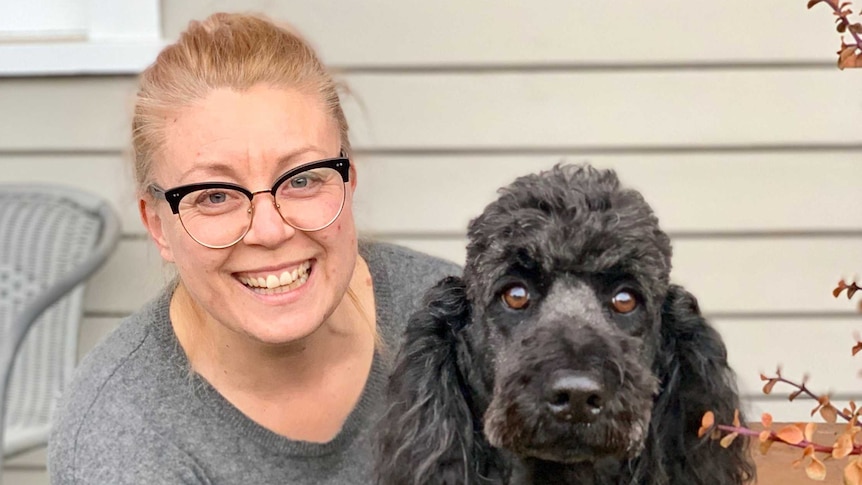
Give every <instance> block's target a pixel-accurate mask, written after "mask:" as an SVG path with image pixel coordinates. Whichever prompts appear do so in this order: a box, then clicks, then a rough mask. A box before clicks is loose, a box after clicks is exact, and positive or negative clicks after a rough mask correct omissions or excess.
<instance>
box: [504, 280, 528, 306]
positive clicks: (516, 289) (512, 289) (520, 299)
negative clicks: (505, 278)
mask: <svg viewBox="0 0 862 485" xmlns="http://www.w3.org/2000/svg"><path fill="white" fill-rule="evenodd" d="M501 298H502V300H503V303H504V304H505V305H506V306H507V307H509V308H511V309H513V310H523V309H524V308H527V306H528V305H529V304H530V292H528V291H527V288H525V287H524V286H522V285H512V286H509V287H507V288H506V289H505V290H503V294H502V296H501Z"/></svg>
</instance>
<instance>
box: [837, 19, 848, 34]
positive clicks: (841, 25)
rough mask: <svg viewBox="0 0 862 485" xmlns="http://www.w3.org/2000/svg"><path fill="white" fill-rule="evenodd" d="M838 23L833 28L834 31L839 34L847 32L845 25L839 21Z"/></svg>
mask: <svg viewBox="0 0 862 485" xmlns="http://www.w3.org/2000/svg"><path fill="white" fill-rule="evenodd" d="M838 21H839V22H840V23H839V24H838V25H836V26H835V30H837V31H838V32H839V33H841V34H843V33H844V32H847V24H846V23H845V22H841V20H840V19H839V20H838Z"/></svg>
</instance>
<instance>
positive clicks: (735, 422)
mask: <svg viewBox="0 0 862 485" xmlns="http://www.w3.org/2000/svg"><path fill="white" fill-rule="evenodd" d="M733 426H734V427H735V428H739V427H740V426H742V423H740V422H739V409H734V410H733Z"/></svg>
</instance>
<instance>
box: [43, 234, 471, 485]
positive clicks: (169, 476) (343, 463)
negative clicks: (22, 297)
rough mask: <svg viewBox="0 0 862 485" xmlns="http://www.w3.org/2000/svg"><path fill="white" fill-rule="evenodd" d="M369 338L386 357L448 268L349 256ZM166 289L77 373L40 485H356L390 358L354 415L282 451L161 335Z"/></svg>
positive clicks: (434, 262) (364, 471)
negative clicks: (356, 267) (367, 314)
mask: <svg viewBox="0 0 862 485" xmlns="http://www.w3.org/2000/svg"><path fill="white" fill-rule="evenodd" d="M360 253H361V254H362V256H363V257H364V258H365V259H366V261H367V262H368V265H369V268H370V270H371V275H372V279H373V282H374V296H375V299H376V301H375V305H376V307H377V324H378V328H379V332H380V334H381V336H382V337H383V339H384V341H385V342H387V344H388V347H389V348H391V349H393V350H394V349H395V347H396V346H397V343H398V341H399V340H400V339H399V337H400V335H401V332H402V330H403V327H404V324H405V322H406V319H407V317H408V315H409V314H410V313H411V312H412V311H414V310H415V309H416V308H417V307H418V304H419V302H420V301H421V297H422V294H423V293H424V291H425V290H426V289H427V288H428V287H430V286H431V285H432V284H434V283H435V282H436V281H438V280H439V279H440V278H442V277H444V276H446V275H449V274H457V273H460V270H459V268H458V267H457V266H455V265H454V264H451V263H447V262H444V261H442V260H438V259H435V258H431V257H429V256H425V255H422V254H419V253H416V252H413V251H410V250H407V249H404V248H399V247H397V246H391V245H385V244H379V243H369V244H362V245H361V246H360ZM171 294H172V287H169V288H167V289H166V290H165V291H164V292H163V293H162V294H161V295H160V296H159V297H158V298H156V299H155V300H154V301H152V302H150V303H149V304H147V305H146V306H145V307H144V308H143V309H142V310H141V311H140V312H138V313H136V314H135V315H132V316H131V317H129V318H127V319H126V320H124V321H123V322H122V323H121V324H120V326H119V328H118V329H117V330H116V331H115V332H113V333H112V334H111V335H110V336H109V337H108V338H107V339H106V340H105V341H104V342H102V343H101V344H100V345H99V346H98V347H97V348H96V349H94V350H93V351H92V352H90V353H89V354H88V355H87V357H86V358H85V360H84V361H83V362H82V363H81V366H80V368H79V369H78V371H77V374H76V379H75V381H74V383H73V384H72V385H71V387H70V388H69V389H68V390H67V391H66V392H65V394H64V396H63V399H62V401H61V406H60V409H59V410H58V414H57V420H56V423H55V426H54V429H53V431H52V434H51V438H50V441H49V447H48V469H49V472H50V475H51V483H52V484H54V485H70V484H111V485H124V484H162V483H165V484H174V483H176V484H180V483H188V484H191V483H194V484H201V483H207V484H243V485H252V484H255V485H256V484H278V485H285V484H366V483H369V482H370V476H371V450H370V443H369V431H370V430H371V427H372V425H373V423H374V420H375V418H376V417H377V416H378V415H379V411H380V407H381V401H382V392H383V388H384V386H385V382H386V372H387V369H388V368H389V361H390V359H391V358H392V355H391V354H392V353H393V352H389V353H385V352H384V354H381V353H376V354H375V356H374V361H373V363H372V366H371V373H370V375H369V377H368V381H367V383H366V385H365V389H364V390H363V392H362V396H361V397H360V399H359V402H358V404H357V406H356V408H355V409H354V410H353V411H352V412H351V414H350V415H349V417H348V418H347V421H346V422H345V424H344V427H343V428H342V429H341V431H340V432H339V433H338V435H337V436H336V437H335V438H334V439H333V440H332V441H330V442H328V443H324V444H316V443H309V442H301V441H292V440H289V439H287V438H284V437H283V436H280V435H278V434H275V433H273V432H271V431H269V430H267V429H265V428H263V427H262V426H260V425H258V424H257V423H255V422H254V421H252V420H250V419H249V418H247V417H246V416H245V415H244V414H242V413H241V412H240V411H239V410H238V409H236V408H235V407H233V406H232V405H231V404H230V403H229V402H228V401H227V400H226V399H224V397H222V396H221V395H220V394H219V393H218V391H216V390H215V389H214V388H213V387H212V386H210V385H209V383H207V382H206V381H205V380H204V379H202V378H201V377H199V376H196V375H191V374H190V373H189V370H188V369H189V363H188V360H187V358H186V355H185V353H184V352H183V351H182V349H181V348H180V346H179V344H178V342H177V339H176V336H175V335H174V332H173V329H172V327H171V324H170V319H169V314H168V309H169V303H170V298H171Z"/></svg>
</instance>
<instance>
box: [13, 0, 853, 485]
mask: <svg viewBox="0 0 862 485" xmlns="http://www.w3.org/2000/svg"><path fill="white" fill-rule="evenodd" d="M701 3H702V4H698V5H697V6H694V5H695V4H694V3H693V2H690V1H683V0H654V1H652V2H640V1H634V0H625V1H618V2H572V1H570V0H544V1H535V0H529V1H528V0H520V1H509V2H494V3H491V2H482V1H478V0H472V1H466V0H442V1H439V2H427V1H421V0H401V1H398V2H394V1H384V0H368V1H364V2H343V1H338V0H314V1H312V0H301V1H300V0H297V1H292V2H266V1H262V0H257V1H252V2H248V1H239V0H235V1H204V0H184V1H180V0H165V1H163V2H162V29H163V32H164V35H165V36H166V38H168V39H172V38H175V37H176V36H177V35H178V33H179V32H180V31H181V30H182V29H183V28H184V26H185V24H186V23H187V22H188V21H189V20H190V19H192V18H202V17H203V16H205V15H206V14H208V13H209V12H212V11H216V10H254V11H263V12H266V13H268V14H269V15H271V16H273V17H276V18H282V19H286V20H288V21H290V22H292V23H293V24H294V25H295V26H297V27H298V28H299V30H301V31H302V32H303V33H304V34H305V35H306V36H307V37H308V38H310V39H311V40H312V42H313V43H314V44H315V45H316V46H317V47H318V48H319V50H320V52H321V54H322V56H323V57H324V59H325V60H326V61H327V62H329V63H330V64H331V65H333V66H334V67H336V68H337V69H338V71H339V78H340V79H341V80H343V81H344V82H345V83H346V84H348V85H349V86H350V88H351V91H352V92H353V95H352V96H350V97H347V98H346V99H345V106H346V110H347V113H348V116H349V118H350V122H351V128H352V131H353V141H354V145H355V146H356V147H357V149H358V155H357V163H358V170H359V189H358V191H359V192H358V199H359V200H358V209H357V214H356V217H357V220H358V222H359V224H360V226H361V228H362V229H363V231H364V232H365V234H367V235H370V236H373V237H376V238H379V239H385V240H391V241H396V242H400V243H403V244H405V245H408V246H411V247H415V248H418V249H422V250H426V251H428V252H430V253H433V254H437V255H441V256H444V257H447V258H450V259H453V260H455V261H457V262H462V261H463V257H464V244H465V237H464V234H465V228H466V225H467V222H468V221H469V219H470V218H471V217H473V216H475V215H476V214H478V213H479V212H480V211H481V209H482V208H483V207H484V205H485V204H486V203H488V202H489V201H490V200H492V199H493V197H494V191H495V189H496V188H497V187H499V186H501V185H504V184H506V183H508V182H510V181H511V180H512V179H513V178H514V177H516V176H517V175H520V174H523V173H527V172H531V171H535V170H541V169H545V168H548V167H551V166H552V165H553V164H555V163H558V162H561V161H568V162H591V163H593V164H595V165H596V166H599V167H608V168H614V169H616V170H617V171H618V173H619V175H620V177H621V178H622V180H623V181H624V182H625V183H626V184H628V185H631V186H633V187H636V188H638V189H641V190H642V191H643V193H644V195H645V197H646V199H647V200H648V201H649V202H650V203H652V204H653V206H654V208H655V210H656V212H657V213H658V215H659V217H660V219H661V222H662V224H663V226H664V228H665V229H666V230H667V231H668V232H669V233H670V234H671V236H672V238H673V243H674V250H675V256H674V273H673V275H674V279H675V280H676V281H677V282H679V283H682V284H684V285H685V286H686V287H687V288H689V289H690V290H691V291H692V292H693V293H695V294H696V295H697V297H698V299H699V301H700V303H701V306H702V308H703V310H704V312H705V313H706V314H707V315H708V316H709V317H710V319H711V320H712V321H713V323H714V324H715V325H716V327H717V328H718V329H719V330H720V332H721V333H722V335H723V336H724V338H725V340H726V342H727V345H728V351H729V355H730V360H731V363H732V365H733V366H734V368H735V369H736V371H737V373H738V375H739V378H740V387H741V390H742V392H743V394H744V396H745V401H746V404H747V406H748V408H749V411H750V415H751V416H752V417H755V418H756V417H757V416H758V415H759V413H760V412H762V411H764V410H767V411H771V412H772V413H773V414H774V415H775V417H776V419H778V420H793V419H808V411H809V409H810V407H809V406H808V404H807V403H790V404H785V403H784V401H783V396H784V395H785V394H786V392H789V389H787V388H782V387H781V386H776V391H775V395H774V396H769V397H764V396H763V395H762V394H761V393H760V387H761V385H762V384H761V382H760V380H759V374H760V372H771V371H773V370H774V368H775V366H776V365H778V364H783V368H784V372H785V374H786V375H787V376H788V377H791V378H797V379H798V378H801V377H802V375H803V374H804V373H806V372H807V373H809V374H810V376H811V380H810V381H809V385H810V387H811V388H813V389H816V390H817V391H822V392H826V391H831V392H832V393H833V395H834V396H836V399H838V398H841V399H846V398H853V397H855V398H856V399H857V401H858V400H859V393H858V391H859V390H860V389H862V386H860V382H859V379H858V377H857V368H860V367H862V365H860V364H859V363H858V362H857V360H855V359H854V358H852V357H851V356H850V349H851V347H852V346H853V343H854V340H853V332H854V331H856V330H860V329H862V320H860V316H859V314H858V313H857V312H856V311H855V304H854V302H848V301H847V300H845V299H841V300H836V299H834V298H832V296H831V294H830V292H831V289H832V288H833V286H834V284H835V283H836V281H837V280H838V278H839V277H841V276H842V275H846V276H853V275H854V272H859V273H862V258H860V254H862V204H860V202H862V190H860V184H862V130H860V129H859V127H860V125H862V89H859V87H860V86H862V71H860V72H856V71H843V72H842V71H839V70H838V69H837V68H836V67H834V60H835V59H834V52H835V50H836V49H837V47H838V42H839V38H838V37H837V34H835V33H834V30H833V27H832V21H833V19H832V15H831V13H830V12H829V11H828V9H827V8H825V7H824V8H819V7H821V6H818V8H815V9H813V10H811V11H808V10H806V8H805V3H806V2H805V1H804V0H764V1H760V2H751V1H749V0H725V1H722V2H701ZM134 89H135V82H134V79H133V78H131V77H123V76H91V77H41V78H32V77H30V78H27V77H17V78H6V79H3V78H0V126H3V129H2V130H0V181H27V180H29V181H49V182H50V181H53V182H62V183H69V184H72V185H75V186H78V187H83V188H86V189H89V190H92V191H95V192H98V193H101V194H103V195H104V196H106V197H108V198H109V199H110V200H112V201H113V202H114V204H115V206H116V207H117V209H118V211H119V212H120V213H121V215H122V217H123V227H124V237H123V240H122V242H121V244H120V247H119V249H118V251H117V252H116V254H115V255H114V257H113V258H112V260H111V261H110V262H109V263H108V264H107V266H106V267H105V268H104V269H103V270H102V271H100V272H99V273H98V274H97V275H96V276H95V277H94V279H93V280H92V282H91V284H90V286H89V288H88V291H87V297H86V321H85V325H84V329H83V331H82V335H81V346H82V351H85V350H86V349H89V348H91V347H92V345H93V344H94V343H95V342H96V341H98V339H99V338H101V336H102V335H104V334H105V332H107V331H109V330H110V329H111V328H113V327H114V325H116V322H117V321H119V319H121V318H122V317H123V316H125V315H127V314H129V313H130V312H132V311H134V310H135V309H136V308H138V307H139V306H140V305H141V303H142V302H143V301H145V300H146V299H148V298H149V297H150V296H152V295H153V294H154V293H155V292H156V291H157V290H158V289H159V287H160V286H161V285H162V284H164V282H165V280H166V279H167V277H168V276H166V275H167V274H168V273H167V271H168V270H166V269H165V268H163V266H162V264H161V262H160V260H159V257H158V254H157V253H156V251H154V250H153V248H152V246H151V245H150V243H149V242H148V241H147V240H146V238H145V236H144V233H143V229H142V227H141V224H140V222H139V221H138V218H137V213H136V209H135V206H134V198H133V196H132V183H131V176H130V169H129V168H128V164H127V160H126V155H125V150H126V147H127V140H128V135H127V132H128V119H129V112H130V109H129V107H130V98H131V95H132V94H133V92H134ZM838 400H839V401H840V399H838ZM9 468H10V470H7V472H6V473H7V475H6V477H7V480H8V481H9V483H46V482H47V479H46V478H45V472H44V459H43V458H42V456H41V455H40V454H38V453H37V454H36V455H32V456H29V457H24V459H19V460H17V461H14V462H13V463H11V464H10V467H9ZM8 477H14V478H11V479H10V478H8Z"/></svg>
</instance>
